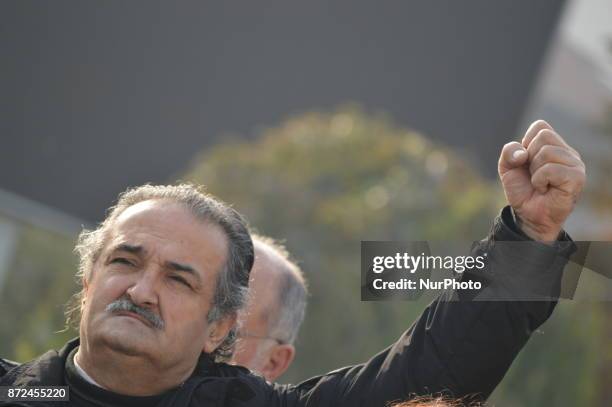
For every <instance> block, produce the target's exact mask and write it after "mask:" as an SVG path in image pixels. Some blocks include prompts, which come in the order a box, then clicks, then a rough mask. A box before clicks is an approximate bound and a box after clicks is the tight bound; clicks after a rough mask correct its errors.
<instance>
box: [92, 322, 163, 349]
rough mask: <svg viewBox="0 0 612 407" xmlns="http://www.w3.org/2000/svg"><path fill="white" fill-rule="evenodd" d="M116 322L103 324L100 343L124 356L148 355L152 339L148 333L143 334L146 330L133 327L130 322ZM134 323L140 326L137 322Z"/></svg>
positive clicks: (151, 335)
mask: <svg viewBox="0 0 612 407" xmlns="http://www.w3.org/2000/svg"><path fill="white" fill-rule="evenodd" d="M109 322H110V321H109ZM117 322H119V321H112V323H109V324H105V326H104V327H103V330H102V332H101V333H100V337H99V339H100V342H102V343H103V344H104V346H105V347H106V348H108V349H110V350H112V351H114V352H117V353H121V354H124V355H126V356H143V355H147V354H149V353H150V351H151V347H152V345H153V343H152V340H153V339H154V338H153V334H152V333H151V332H150V331H149V332H144V331H145V330H146V329H148V328H145V327H140V326H138V325H137V326H134V325H135V324H134V323H132V321H129V322H128V323H121V322H119V323H117ZM136 323H137V324H140V323H139V322H137V321H136ZM111 325H112V326H111ZM142 328H145V329H142Z"/></svg>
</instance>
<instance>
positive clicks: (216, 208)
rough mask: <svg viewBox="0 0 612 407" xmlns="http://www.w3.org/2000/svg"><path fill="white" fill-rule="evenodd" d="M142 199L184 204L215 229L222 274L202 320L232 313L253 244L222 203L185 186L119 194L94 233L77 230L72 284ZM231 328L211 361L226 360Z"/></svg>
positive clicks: (76, 300)
mask: <svg viewBox="0 0 612 407" xmlns="http://www.w3.org/2000/svg"><path fill="white" fill-rule="evenodd" d="M148 200H168V201H171V202H175V203H179V204H181V205H184V206H185V208H186V209H188V210H189V211H190V212H191V213H192V214H193V215H194V216H195V217H196V218H197V219H200V220H202V221H208V222H212V223H213V224H215V225H217V226H219V227H220V228H221V230H223V232H224V233H225V235H226V236H227V240H228V256H227V261H226V263H225V266H224V267H223V270H221V271H220V272H219V276H218V278H217V281H216V290H215V294H214V298H213V302H212V305H211V309H210V311H209V313H208V317H207V318H208V322H209V323H210V322H214V321H216V320H219V319H221V318H224V317H227V316H231V315H235V314H236V313H237V312H238V311H239V310H240V309H241V308H242V307H244V305H245V304H246V301H247V298H248V282H249V273H250V271H251V267H252V266H253V261H254V250H253V242H252V240H251V237H250V235H249V232H248V228H247V224H246V221H245V220H244V219H243V218H242V216H241V215H240V214H239V213H238V212H236V211H235V210H234V209H232V208H231V207H230V206H228V205H227V204H225V203H223V202H221V201H220V200H218V199H216V198H215V197H213V196H212V195H209V194H207V193H205V192H203V191H202V190H201V189H200V188H198V187H196V186H193V185H190V184H180V185H143V186H140V187H137V188H132V189H128V190H127V191H125V192H123V193H122V194H120V195H119V198H118V201H117V205H115V206H113V207H112V208H110V209H109V212H108V216H107V217H106V219H104V221H102V223H101V224H100V225H99V226H98V228H96V229H95V230H83V231H82V232H81V234H80V235H79V238H78V242H77V245H76V247H75V252H76V253H77V255H78V256H79V271H78V273H77V279H78V283H79V284H81V281H82V280H83V279H84V280H85V281H88V280H89V279H90V278H91V273H92V272H93V265H94V263H95V262H96V260H97V259H98V257H99V255H100V253H101V252H102V249H103V248H104V245H105V244H106V240H107V238H108V231H109V229H110V228H111V226H112V225H113V223H114V222H115V220H116V219H117V217H118V216H119V215H121V213H122V212H123V211H125V210H126V209H127V208H129V207H130V206H132V205H135V204H137V203H139V202H143V201H148ZM83 294H84V291H83V289H81V291H80V292H79V293H77V294H76V295H75V296H74V297H73V299H72V300H71V302H70V304H69V305H68V308H67V310H66V315H67V323H68V324H72V325H74V324H78V323H79V322H80V317H81V303H82V298H83ZM235 339H236V332H235V329H232V330H231V331H230V334H229V335H228V336H227V338H226V339H225V341H224V342H223V343H222V344H221V345H220V346H219V347H218V348H217V349H216V350H215V352H214V353H213V357H214V358H215V359H216V360H226V359H228V358H229V357H230V356H231V354H232V352H233V348H234V342H235Z"/></svg>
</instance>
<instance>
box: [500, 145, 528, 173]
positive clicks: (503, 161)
mask: <svg viewBox="0 0 612 407" xmlns="http://www.w3.org/2000/svg"><path fill="white" fill-rule="evenodd" d="M528 158H529V154H527V150H526V149H525V147H523V145H522V144H521V143H519V142H517V141H513V142H511V143H507V144H506V145H504V148H503V149H502V152H501V154H500V156H499V162H498V171H499V175H504V174H505V173H506V172H508V171H510V170H512V169H514V168H518V167H522V166H523V165H525V164H526V163H527V159H528Z"/></svg>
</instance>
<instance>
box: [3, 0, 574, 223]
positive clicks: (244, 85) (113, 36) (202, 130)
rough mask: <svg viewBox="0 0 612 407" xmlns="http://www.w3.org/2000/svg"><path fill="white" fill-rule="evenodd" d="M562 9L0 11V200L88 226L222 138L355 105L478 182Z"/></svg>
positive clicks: (88, 5) (391, 5)
mask: <svg viewBox="0 0 612 407" xmlns="http://www.w3.org/2000/svg"><path fill="white" fill-rule="evenodd" d="M563 4H564V1H554V0H541V1H533V0H513V1H497V2H491V1H488V0H479V1H474V0H470V1H387V0H385V1H356V0H351V1H334V2H328V1H320V0H311V1H307V2H285V1H263V2H232V1H229V2H211V1H205V2H204V1H203V2H181V3H175V2H165V3H158V2H150V1H147V2H142V1H130V2H123V1H104V2H80V1H79V2H66V1H54V2H34V1H3V2H1V3H0V51H1V53H2V56H1V59H0V60H1V62H0V64H1V71H0V72H1V74H0V134H1V135H2V136H1V137H2V143H1V146H0V188H4V189H8V190H10V191H13V192H17V193H19V194H21V195H24V196H26V197H29V198H31V199H34V200H36V201H41V202H43V203H45V204H48V205H50V206H52V207H56V208H59V209H61V210H64V211H66V212H68V213H71V214H73V215H76V216H78V217H81V218H83V219H86V220H99V219H101V218H102V216H103V213H104V209H105V208H107V207H108V206H109V204H110V203H111V202H112V200H113V199H114V198H115V197H116V194H117V193H118V192H119V191H121V190H123V189H125V188H126V187H127V186H129V185H137V184H141V183H143V182H147V181H151V182H166V181H171V180H172V179H173V177H175V176H176V175H175V174H179V173H180V172H181V171H182V170H184V169H185V168H186V167H187V166H188V164H189V163H190V162H191V160H192V157H193V154H194V153H195V152H196V151H199V150H202V149H205V148H206V146H210V145H212V144H213V143H215V142H218V141H220V140H221V137H225V136H226V135H227V134H228V133H233V134H240V136H239V137H243V136H244V137H253V136H254V135H256V134H257V132H258V129H260V128H262V126H273V125H275V124H276V123H278V122H279V121H281V120H282V119H284V118H286V117H287V116H288V115H291V114H295V113H298V112H302V111H304V110H310V109H329V108H332V107H334V106H337V105H339V104H342V103H346V102H356V103H359V104H360V105H362V106H363V107H364V108H366V109H367V110H369V111H374V112H376V111H384V112H387V113H389V114H390V115H391V117H392V118H393V119H394V120H396V121H397V122H398V123H399V124H400V125H403V126H407V127H411V128H414V129H416V130H418V131H421V132H423V133H425V134H427V135H428V136H429V137H431V138H432V139H434V140H438V141H443V142H446V143H448V144H451V145H453V146H458V147H460V148H461V149H462V150H464V153H465V154H467V155H468V156H471V157H472V159H473V160H472V161H473V162H474V164H475V165H476V166H477V167H479V168H481V169H482V170H483V173H484V174H486V175H487V176H491V177H492V176H494V175H495V168H496V166H495V162H496V160H497V154H498V151H499V148H500V145H501V144H502V143H504V142H505V141H506V140H508V139H509V138H515V137H516V136H517V134H518V133H519V132H520V131H522V129H520V130H519V129H518V128H517V126H518V123H519V121H520V118H521V115H522V113H523V110H524V108H525V107H526V102H527V98H528V96H529V90H530V88H531V86H532V85H533V83H534V80H535V77H536V74H537V70H538V67H539V65H540V64H541V62H542V60H543V57H544V54H545V51H546V48H547V44H548V42H549V39H550V38H551V36H552V34H553V32H554V28H555V25H556V22H557V20H558V17H559V15H560V12H561V11H562V7H563Z"/></svg>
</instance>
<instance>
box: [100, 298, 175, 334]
mask: <svg viewBox="0 0 612 407" xmlns="http://www.w3.org/2000/svg"><path fill="white" fill-rule="evenodd" d="M105 310H106V311H107V312H112V313H116V312H120V311H127V312H133V313H134V314H138V315H140V316H141V317H143V318H144V319H145V320H147V321H148V322H149V323H150V324H151V325H152V326H153V327H154V328H155V329H159V330H162V329H164V325H165V324H164V321H163V320H162V319H161V318H160V317H159V316H157V315H156V314H155V313H153V312H152V311H150V310H148V309H146V308H142V307H139V306H138V305H136V304H134V303H133V302H132V301H131V300H130V299H128V298H125V297H124V298H119V299H118V300H116V301H113V302H111V303H110V304H108V305H107V306H106V309H105Z"/></svg>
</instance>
